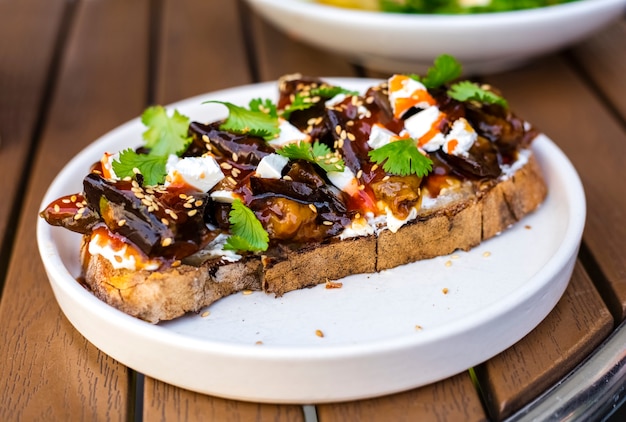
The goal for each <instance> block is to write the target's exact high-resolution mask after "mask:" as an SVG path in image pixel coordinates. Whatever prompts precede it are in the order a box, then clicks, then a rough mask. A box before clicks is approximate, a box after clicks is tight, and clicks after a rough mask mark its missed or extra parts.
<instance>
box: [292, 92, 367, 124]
mask: <svg viewBox="0 0 626 422" xmlns="http://www.w3.org/2000/svg"><path fill="white" fill-rule="evenodd" d="M339 94H346V95H358V92H357V91H351V90H349V89H345V88H342V87H340V86H330V85H324V86H320V87H317V88H311V90H310V91H308V92H306V93H302V92H298V93H296V95H295V96H294V98H293V101H292V102H291V104H289V105H288V106H287V107H285V109H284V110H283V112H282V114H281V116H282V117H283V118H284V119H289V116H291V113H293V112H294V111H297V110H306V109H308V108H311V107H313V106H314V105H315V104H316V103H315V102H313V101H312V100H311V99H312V98H314V97H322V98H333V97H334V96H336V95H339Z"/></svg>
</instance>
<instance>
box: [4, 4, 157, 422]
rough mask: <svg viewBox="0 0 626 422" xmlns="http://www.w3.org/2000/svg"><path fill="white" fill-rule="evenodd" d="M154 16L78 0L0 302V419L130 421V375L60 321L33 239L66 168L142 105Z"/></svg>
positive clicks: (144, 8) (141, 7)
mask: <svg viewBox="0 0 626 422" xmlns="http://www.w3.org/2000/svg"><path fill="white" fill-rule="evenodd" d="M147 16H148V1H133V2H127V1H125V0H108V1H105V0H91V1H86V2H80V3H77V4H76V9H75V10H74V12H73V14H72V19H71V20H69V21H68V22H69V23H70V24H71V27H70V28H69V32H68V39H67V45H66V46H65V47H64V56H63V57H61V64H60V70H59V73H58V80H57V81H56V82H55V86H54V91H53V94H54V96H53V98H52V101H51V102H50V107H49V109H47V110H45V111H46V115H45V116H44V120H45V126H44V128H43V132H42V137H41V139H40V142H39V146H38V149H37V151H36V155H35V156H34V157H32V159H33V165H34V167H33V171H32V172H31V179H30V183H29V187H28V191H27V192H26V199H25V206H24V210H23V214H22V215H21V220H20V221H19V222H15V224H16V225H18V226H17V238H16V242H15V246H14V251H15V252H14V254H13V256H12V259H11V262H10V265H9V269H8V273H7V279H6V285H5V289H4V292H3V295H2V302H1V303H0V339H1V340H0V341H1V343H0V356H2V357H3V363H2V365H0V391H1V392H2V393H1V394H0V420H126V419H127V417H128V415H129V414H130V409H131V408H132V404H129V401H128V399H129V397H128V394H129V374H128V369H127V368H126V367H125V366H123V365H121V364H119V363H118V362H116V361H114V360H113V359H111V358H109V357H107V356H106V355H104V354H103V353H101V352H100V351H98V350H97V349H96V348H95V347H93V346H92V345H91V344H89V343H88V342H87V341H86V340H85V339H84V338H83V337H82V336H81V335H80V334H79V333H78V332H77V331H76V330H74V328H73V327H72V326H71V325H70V324H69V323H68V322H67V320H66V319H65V318H64V317H63V316H62V314H61V311H60V309H59V307H58V305H57V304H56V301H55V299H54V297H53V294H52V291H51V289H50V286H49V284H48V280H47V277H46V274H45V272H44V270H43V267H42V264H41V263H40V261H39V258H38V251H37V245H36V242H35V240H34V239H35V221H36V219H37V218H38V216H37V213H38V211H39V206H40V201H41V197H42V195H43V193H44V191H45V190H46V189H47V187H48V185H49V184H50V181H51V180H52V179H53V177H54V176H55V175H56V174H57V172H58V171H59V170H60V169H61V167H62V166H63V165H64V164H65V163H66V162H67V161H68V160H69V159H70V158H71V157H72V156H73V155H74V154H76V153H77V152H78V151H79V150H80V149H81V148H83V147H84V146H86V145H87V144H89V143H90V142H92V141H93V140H94V139H95V138H96V137H98V136H100V135H101V134H103V133H104V132H105V131H107V130H109V129H112V128H113V127H115V126H117V125H119V124H120V123H122V122H124V121H125V120H127V119H129V118H130V117H132V116H135V115H137V114H138V113H139V112H140V111H141V110H142V109H143V107H144V102H145V98H146V96H145V86H146V80H145V75H146V72H145V67H146V59H145V53H144V52H145V51H146V44H147ZM52 17H53V16H50V18H52ZM120 63H124V64H125V65H124V66H120V65H119V64H120ZM9 88H10V89H18V88H19V87H18V86H14V87H9ZM3 95H4V93H3ZM10 95H15V94H10ZM86 170H87V169H86ZM5 357H6V360H5Z"/></svg>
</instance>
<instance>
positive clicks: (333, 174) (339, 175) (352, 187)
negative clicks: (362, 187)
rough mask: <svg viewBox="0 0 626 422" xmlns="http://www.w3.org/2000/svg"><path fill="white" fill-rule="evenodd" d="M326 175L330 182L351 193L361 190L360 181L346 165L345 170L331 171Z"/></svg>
mask: <svg viewBox="0 0 626 422" xmlns="http://www.w3.org/2000/svg"><path fill="white" fill-rule="evenodd" d="M326 176H327V177H328V180H330V183H332V184H333V185H335V186H336V187H338V188H339V189H341V190H342V191H344V192H346V193H348V194H350V195H353V194H354V193H356V192H357V191H358V190H359V182H358V180H357V179H356V176H355V175H354V173H352V170H350V169H349V168H348V167H344V169H343V171H329V172H328V173H326Z"/></svg>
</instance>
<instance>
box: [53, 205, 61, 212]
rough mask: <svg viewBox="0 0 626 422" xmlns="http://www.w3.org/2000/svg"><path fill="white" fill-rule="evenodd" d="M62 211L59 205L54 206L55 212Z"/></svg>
mask: <svg viewBox="0 0 626 422" xmlns="http://www.w3.org/2000/svg"><path fill="white" fill-rule="evenodd" d="M59 211H61V207H60V206H59V204H54V212H59Z"/></svg>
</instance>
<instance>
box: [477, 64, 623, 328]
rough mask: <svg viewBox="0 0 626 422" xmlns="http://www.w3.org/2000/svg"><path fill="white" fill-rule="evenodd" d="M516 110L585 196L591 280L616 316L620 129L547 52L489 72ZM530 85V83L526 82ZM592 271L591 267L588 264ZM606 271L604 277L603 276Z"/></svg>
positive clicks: (619, 307) (619, 300)
mask: <svg viewBox="0 0 626 422" xmlns="http://www.w3.org/2000/svg"><path fill="white" fill-rule="evenodd" d="M488 81H489V82H490V83H492V84H493V85H495V86H497V87H498V88H500V89H501V90H502V91H503V93H504V96H505V97H506V98H507V99H508V100H509V103H510V104H511V107H512V109H513V110H515V111H516V113H517V114H518V115H520V116H522V117H524V118H525V119H526V120H528V121H530V122H532V123H533V124H534V125H535V126H536V127H537V128H539V129H540V130H542V131H544V132H545V133H546V134H547V135H548V136H549V137H550V138H551V139H552V140H554V141H555V142H556V143H557V145H559V146H560V147H561V149H563V151H564V152H565V154H566V155H567V156H568V157H569V159H570V160H571V161H572V163H573V164H574V166H575V167H576V169H577V171H578V174H579V175H580V177H581V179H582V182H583V185H584V188H585V194H586V198H587V221H586V227H585V232H584V235H583V239H584V243H585V246H586V249H587V250H589V251H590V254H591V255H592V257H593V259H595V262H596V263H597V266H598V267H599V269H600V271H601V272H602V274H603V275H600V274H595V273H596V272H597V271H595V270H593V272H594V281H596V282H597V287H598V289H599V290H600V293H601V294H602V296H603V297H604V298H605V301H607V302H608V303H609V305H610V309H611V312H612V313H613V314H614V315H615V316H616V318H617V319H618V320H622V319H624V317H625V316H626V260H625V259H624V257H623V251H624V250H626V214H624V212H623V210H624V209H626V195H624V188H623V186H622V185H621V184H620V183H619V181H623V180H626V167H625V166H624V163H623V160H624V158H623V157H625V156H626V130H625V129H624V127H623V124H622V122H620V121H619V120H617V119H616V118H615V115H614V114H613V113H612V112H611V111H610V110H607V108H606V107H605V105H604V104H603V103H602V102H601V101H599V99H598V97H597V96H596V95H595V93H594V90H593V87H589V86H587V85H585V83H584V81H582V80H581V79H579V77H578V75H577V74H576V73H575V72H574V71H573V70H572V69H571V68H569V67H568V66H567V64H566V62H565V61H564V60H561V59H560V58H558V57H557V56H553V57H550V58H547V59H544V60H539V61H537V62H535V63H533V64H531V65H529V66H526V67H524V68H522V69H519V70H517V71H513V72H509V73H504V74H500V75H493V76H490V77H489V78H488ZM529 87H531V88H529ZM590 271H592V270H590ZM604 277H606V282H603V280H602V279H603V278H604Z"/></svg>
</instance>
